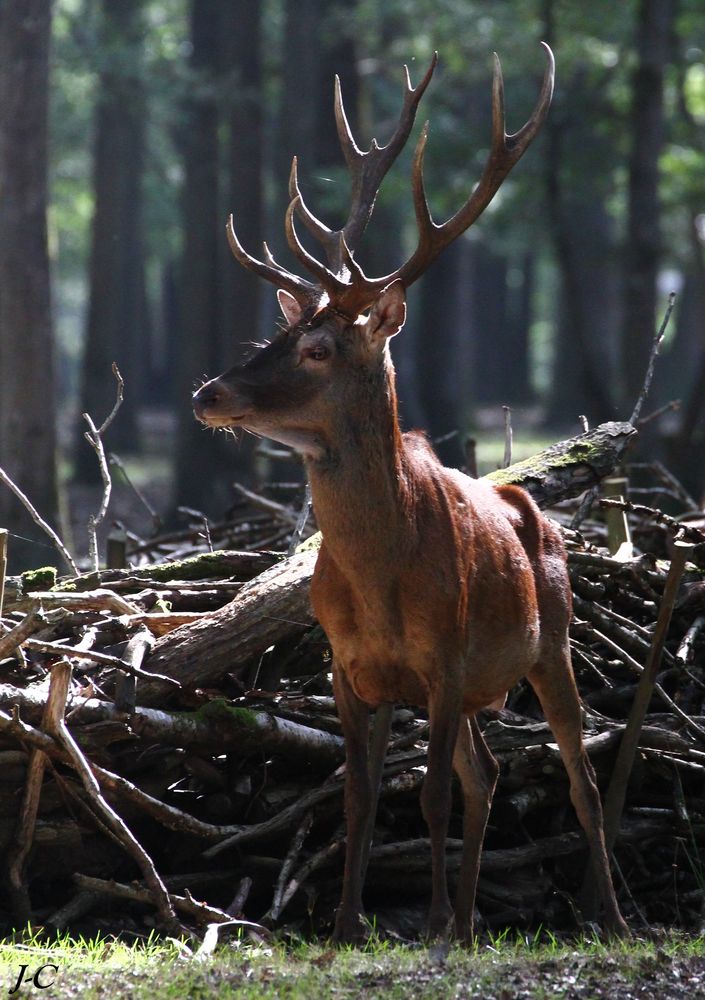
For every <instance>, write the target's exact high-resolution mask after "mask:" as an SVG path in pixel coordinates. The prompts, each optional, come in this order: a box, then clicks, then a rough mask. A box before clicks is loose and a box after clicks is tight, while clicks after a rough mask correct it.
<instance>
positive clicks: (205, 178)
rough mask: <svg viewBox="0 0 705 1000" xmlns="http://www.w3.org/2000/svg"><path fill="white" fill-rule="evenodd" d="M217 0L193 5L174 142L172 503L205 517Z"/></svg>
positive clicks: (214, 308) (213, 343) (213, 305)
mask: <svg viewBox="0 0 705 1000" xmlns="http://www.w3.org/2000/svg"><path fill="white" fill-rule="evenodd" d="M220 7H221V3H220V0H192V2H191V7H190V34H191V54H190V62H189V70H190V86H189V94H188V97H187V99H186V101H185V116H184V121H183V123H182V132H181V135H180V140H181V144H182V153H183V159H184V167H185V179H184V190H183V220H184V241H185V242H184V253H183V271H182V276H181V326H180V330H179V340H178V352H179V356H178V361H177V368H178V371H177V393H176V407H177V427H178V440H177V448H176V500H177V502H178V503H180V504H188V505H189V506H191V507H196V508H198V509H199V510H206V511H208V512H209V513H211V512H213V511H214V510H217V509H218V505H219V506H220V509H221V510H222V507H223V503H224V500H225V488H226V487H225V481H226V480H225V470H224V469H222V468H218V467H217V463H215V462H214V461H213V454H212V452H211V449H208V448H205V447H204V440H205V439H204V436H203V429H202V428H200V427H199V426H198V425H197V424H196V422H195V420H194V418H193V414H192V413H191V407H190V398H191V393H192V391H193V390H194V388H195V386H196V380H197V379H199V378H202V377H204V376H206V375H207V376H208V377H212V375H213V373H214V372H218V371H220V368H221V366H220V360H221V358H220V350H219V332H218V331H219V313H220V309H219V283H218V272H219V267H218V260H219V250H218V248H219V241H220V239H222V232H223V229H222V226H221V224H220V223H221V221H222V220H221V218H220V211H219V200H218V192H219V169H218V166H219V164H218V158H219V146H218V124H219V103H218V77H219V72H220V61H219V50H218V40H219V37H220V31H219V18H218V14H219V9H220Z"/></svg>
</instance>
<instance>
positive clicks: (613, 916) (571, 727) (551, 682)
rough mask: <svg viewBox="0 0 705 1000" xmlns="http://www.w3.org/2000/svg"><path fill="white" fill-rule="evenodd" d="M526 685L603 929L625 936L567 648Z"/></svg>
mask: <svg viewBox="0 0 705 1000" xmlns="http://www.w3.org/2000/svg"><path fill="white" fill-rule="evenodd" d="M528 680H529V682H530V683H531V686H532V687H533V689H534V690H535V691H536V694H537V695H538V698H539V701H540V702H541V707H542V708H543V711H544V714H545V716H546V721H547V722H548V724H549V726H550V727H551V731H552V732H553V735H554V736H555V737H556V742H557V743H558V747H559V749H560V752H561V757H562V758H563V763H564V764H565V768H566V771H567V772H568V777H569V778H570V797H571V801H572V803H573V805H574V807H575V811H576V813H577V814H578V819H579V820H580V824H581V826H582V828H583V830H584V831H585V836H586V838H587V842H588V845H589V848H590V858H591V863H592V868H593V874H594V877H595V880H596V883H597V887H598V892H599V896H600V898H601V900H602V906H603V923H604V926H605V929H606V930H608V931H610V932H611V933H613V934H617V935H619V936H626V935H628V933H629V930H628V928H627V925H626V923H625V922H624V919H623V917H622V915H621V913H620V912H619V907H618V905H617V899H616V897H615V893H614V886H613V884H612V876H611V874H610V866H609V860H608V857H607V851H606V848H605V836H604V829H603V821H602V804H601V802H600V793H599V791H598V788H597V782H596V780H595V772H594V770H593V767H592V764H591V763H590V760H589V758H588V755H587V753H586V751H585V747H584V745H583V735H582V720H581V717H580V702H579V697H578V690H577V688H576V686H575V679H574V677H573V670H572V667H571V663H570V653H569V650H568V645H567V642H566V643H565V645H564V646H563V647H562V648H560V649H558V650H556V651H555V652H554V653H552V654H551V655H550V656H547V657H546V658H545V659H544V660H543V661H542V662H541V663H539V664H537V665H536V666H535V667H534V668H533V669H532V670H531V671H530V672H529V674H528Z"/></svg>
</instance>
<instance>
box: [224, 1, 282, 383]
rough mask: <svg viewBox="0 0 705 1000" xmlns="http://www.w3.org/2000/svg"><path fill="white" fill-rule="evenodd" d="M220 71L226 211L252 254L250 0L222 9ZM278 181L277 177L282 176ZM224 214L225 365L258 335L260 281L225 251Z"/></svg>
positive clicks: (256, 197) (255, 60) (257, 120)
mask: <svg viewBox="0 0 705 1000" xmlns="http://www.w3.org/2000/svg"><path fill="white" fill-rule="evenodd" d="M222 17H223V21H222V38H223V72H224V74H226V79H228V80H229V81H231V84H230V86H228V95H229V101H230V104H229V109H228V110H229V127H230V136H229V147H228V173H229V177H228V185H227V188H226V190H227V198H228V205H227V208H226V210H227V212H228V213H229V212H232V213H233V215H234V218H235V225H236V231H237V234H238V237H239V239H240V242H241V243H242V244H243V246H245V247H247V248H248V249H249V250H250V251H251V252H252V253H254V254H258V253H259V248H260V247H261V245H262V240H263V239H264V221H263V204H262V170H263V163H262V160H263V150H262V142H263V130H264V121H263V118H264V113H263V104H264V95H263V93H262V59H261V52H260V44H261V21H262V9H261V5H260V4H258V3H252V2H251V0H235V2H233V3H231V4H228V5H227V7H225V8H224V10H223V12H222ZM282 183H283V181H282ZM224 230H225V219H222V220H221V225H220V229H219V230H218V235H219V238H220V242H219V247H220V250H221V265H222V269H223V270H222V294H221V307H222V316H221V341H222V343H221V348H220V349H221V363H222V367H223V368H225V367H230V366H231V365H233V364H234V363H235V361H236V360H237V359H238V357H239V356H240V355H241V353H242V351H243V345H244V344H246V343H249V342H250V341H252V340H258V339H259V336H260V332H261V329H260V326H261V321H260V291H261V286H260V282H259V281H258V280H257V278H256V277H255V275H253V274H252V273H251V272H250V271H248V270H246V269H245V268H244V267H242V266H241V265H240V264H238V263H237V261H235V260H234V258H233V256H232V254H231V253H230V248H229V246H228V245H227V241H226V239H225V232H224Z"/></svg>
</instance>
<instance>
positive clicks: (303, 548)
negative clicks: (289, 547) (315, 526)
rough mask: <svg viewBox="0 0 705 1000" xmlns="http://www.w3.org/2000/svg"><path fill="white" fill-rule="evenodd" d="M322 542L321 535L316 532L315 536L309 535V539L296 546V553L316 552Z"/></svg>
mask: <svg viewBox="0 0 705 1000" xmlns="http://www.w3.org/2000/svg"><path fill="white" fill-rule="evenodd" d="M322 541H323V535H322V534H321V533H320V531H317V532H316V533H315V535H311V537H310V538H307V539H306V541H305V542H302V543H301V544H300V545H297V546H296V551H297V552H310V551H311V550H312V549H313V550H314V551H316V552H317V551H318V549H320V547H321V542H322Z"/></svg>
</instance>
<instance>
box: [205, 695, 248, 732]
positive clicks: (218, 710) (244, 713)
mask: <svg viewBox="0 0 705 1000" xmlns="http://www.w3.org/2000/svg"><path fill="white" fill-rule="evenodd" d="M193 718H194V719H197V720H199V721H201V722H202V721H208V722H211V723H217V722H226V723H228V724H229V725H231V726H234V727H235V728H236V729H238V730H243V729H256V728H257V721H256V720H257V712H253V711H252V709H250V708H242V707H239V706H236V705H231V704H230V703H229V702H228V701H226V700H225V699H224V698H216V699H214V700H213V701H209V702H206V704H205V705H203V706H202V707H201V708H199V709H197V710H196V711H195V712H194V713H193Z"/></svg>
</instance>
